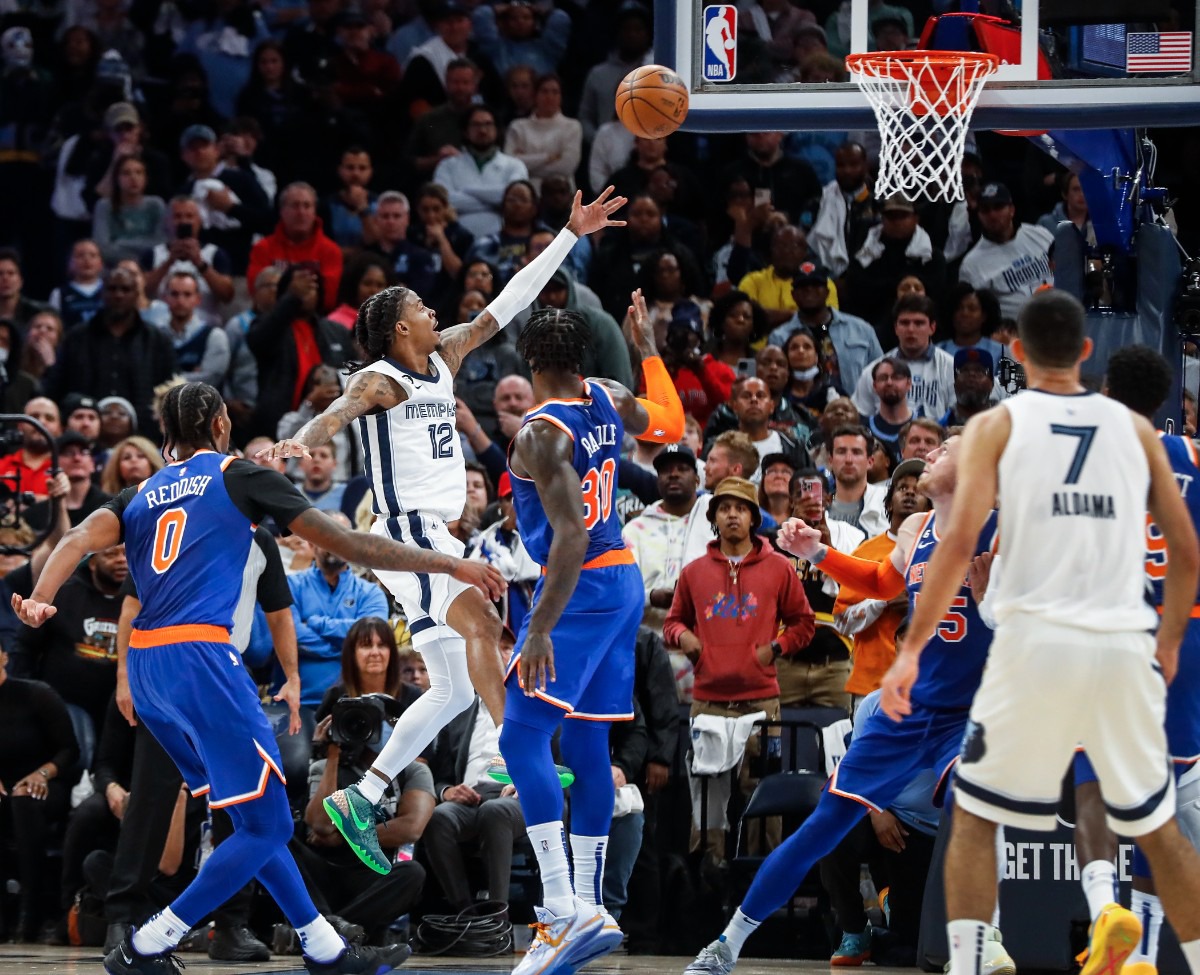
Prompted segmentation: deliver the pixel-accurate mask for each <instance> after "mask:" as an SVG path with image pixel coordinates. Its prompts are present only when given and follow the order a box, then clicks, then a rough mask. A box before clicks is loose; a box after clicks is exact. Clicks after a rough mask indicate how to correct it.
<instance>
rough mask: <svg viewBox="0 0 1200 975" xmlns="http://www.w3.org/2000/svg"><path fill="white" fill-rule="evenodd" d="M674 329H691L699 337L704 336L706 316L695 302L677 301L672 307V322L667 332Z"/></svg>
mask: <svg viewBox="0 0 1200 975" xmlns="http://www.w3.org/2000/svg"><path fill="white" fill-rule="evenodd" d="M673 328H689V329H691V330H692V331H693V332H695V333H696V334H697V335H700V336H703V335H704V316H703V313H702V312H701V311H700V306H699V305H697V304H696V303H695V302H694V301H677V302H675V304H674V305H672V306H671V321H670V324H668V325H667V331H670V330H671V329H673Z"/></svg>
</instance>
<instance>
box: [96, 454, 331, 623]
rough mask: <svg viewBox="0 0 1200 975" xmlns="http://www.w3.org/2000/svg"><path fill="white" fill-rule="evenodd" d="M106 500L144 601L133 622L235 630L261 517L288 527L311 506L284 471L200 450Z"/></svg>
mask: <svg viewBox="0 0 1200 975" xmlns="http://www.w3.org/2000/svg"><path fill="white" fill-rule="evenodd" d="M260 472H261V473H260ZM264 475H265V476H264ZM105 507H106V508H108V509H109V510H110V511H112V512H113V513H114V514H116V515H117V517H118V518H120V519H121V527H122V540H123V541H124V542H125V557H126V559H127V560H128V562H129V574H130V575H131V576H132V577H133V583H134V586H135V587H136V589H137V595H138V599H139V600H141V603H142V610H141V612H140V613H139V614H138V616H137V618H136V619H135V620H134V622H133V625H134V627H135V628H137V629H139V630H155V629H161V628H163V627H168V626H189V625H195V624H208V625H212V626H218V627H221V628H222V629H225V630H232V629H233V627H234V615H235V611H236V610H237V608H238V602H239V600H240V598H241V596H242V591H243V586H244V582H245V576H246V573H247V572H248V571H250V570H251V560H250V559H249V554H250V546H251V545H252V544H253V543H254V530H255V524H256V523H257V522H259V521H261V520H262V519H263V518H264V517H265V516H266V515H271V516H272V517H274V518H275V521H276V523H277V524H279V525H280V526H283V527H286V526H287V525H289V524H291V523H292V521H293V520H294V519H295V518H296V517H298V516H299V515H300V514H303V512H304V511H306V510H307V509H308V508H310V507H312V505H311V504H309V502H308V500H307V499H306V498H304V497H303V496H302V495H301V494H300V493H299V492H298V491H297V490H296V489H295V488H294V487H293V486H292V485H291V483H290V482H289V481H288V480H287V478H285V477H284V476H283V475H282V474H278V473H277V472H275V471H273V470H269V469H268V468H265V467H258V466H257V465H255V464H252V463H251V462H250V461H247V460H239V459H237V458H234V457H226V456H224V455H223V454H218V453H215V452H213V451H211V450H201V451H197V452H196V453H195V454H193V455H192V456H191V457H189V458H188V459H187V460H185V461H179V462H178V463H175V464H168V465H167V466H166V467H164V468H163V469H162V470H161V471H158V472H157V473H156V474H154V475H152V476H151V477H149V478H147V479H146V480H145V481H143V482H142V483H141V484H139V485H138V486H137V487H131V488H127V489H126V490H124V491H122V492H121V493H120V494H119V495H118V496H117V497H115V498H114V499H113V500H112V501H110V502H108V503H107V504H106V505H105ZM182 639H184V640H186V639H187V637H183V638H182Z"/></svg>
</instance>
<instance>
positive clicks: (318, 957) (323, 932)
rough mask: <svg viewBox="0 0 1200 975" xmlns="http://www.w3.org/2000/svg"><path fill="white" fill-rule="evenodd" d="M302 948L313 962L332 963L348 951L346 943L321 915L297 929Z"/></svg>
mask: <svg viewBox="0 0 1200 975" xmlns="http://www.w3.org/2000/svg"><path fill="white" fill-rule="evenodd" d="M296 934H297V936H298V937H299V938H300V948H301V950H302V951H303V952H304V954H306V955H307V956H308V957H309V958H311V959H312V960H313V961H319V962H330V961H333V960H334V959H335V958H337V956H338V955H340V954H341V953H342V952H343V951H345V950H346V942H345V941H344V940H343V939H342V936H341V935H340V934H338V933H337V931H335V930H334V928H333V925H332V924H330V923H329V922H328V921H326V920H325V918H324V917H322V916H321V915H320V914H318V915H317V916H316V917H315V918H313V919H312V920H311V921H309V922H308V924H306V925H304V926H303V927H299V928H296Z"/></svg>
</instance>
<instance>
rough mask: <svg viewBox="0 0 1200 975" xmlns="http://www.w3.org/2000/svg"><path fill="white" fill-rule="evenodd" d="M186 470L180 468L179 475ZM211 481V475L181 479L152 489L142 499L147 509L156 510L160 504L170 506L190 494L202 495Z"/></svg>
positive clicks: (197, 475)
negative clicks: (144, 500)
mask: <svg viewBox="0 0 1200 975" xmlns="http://www.w3.org/2000/svg"><path fill="white" fill-rule="evenodd" d="M186 470H187V468H186V467H181V468H180V469H179V473H180V474H182V473H183V472H184V471H186ZM211 480H212V475H211V474H196V475H194V476H193V477H181V478H180V479H179V480H178V481H172V482H171V483H170V484H163V485H162V486H160V487H156V488H152V489H151V490H149V491H147V492H146V493H145V494H144V495H143V497H144V498H145V499H146V505H147V506H148V507H150V508H157V507H158V506H159V505H160V504H170V503H171V502H172V501H178V500H179V499H180V498H186V497H188V496H189V495H192V494H203V493H204V492H205V491H206V490H207V489H208V482H209V481H211Z"/></svg>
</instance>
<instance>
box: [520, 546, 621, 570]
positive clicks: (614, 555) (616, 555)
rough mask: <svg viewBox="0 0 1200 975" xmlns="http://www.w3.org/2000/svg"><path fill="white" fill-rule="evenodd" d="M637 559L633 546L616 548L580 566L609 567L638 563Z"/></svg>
mask: <svg viewBox="0 0 1200 975" xmlns="http://www.w3.org/2000/svg"><path fill="white" fill-rule="evenodd" d="M636 564H637V559H635V558H634V557H633V549H631V548H614V549H612V550H611V551H609V552H602V553H601V554H599V555H597V556H596V557H595V558H594V559H588V561H586V562H584V563H583V565H581V566H580V568H581V569H607V568H608V567H609V566H611V565H636ZM545 574H546V567H545V566H544V565H543V566H542V575H545Z"/></svg>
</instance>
